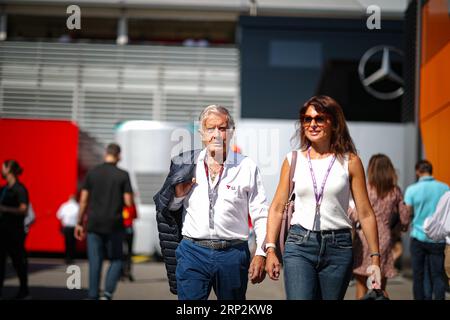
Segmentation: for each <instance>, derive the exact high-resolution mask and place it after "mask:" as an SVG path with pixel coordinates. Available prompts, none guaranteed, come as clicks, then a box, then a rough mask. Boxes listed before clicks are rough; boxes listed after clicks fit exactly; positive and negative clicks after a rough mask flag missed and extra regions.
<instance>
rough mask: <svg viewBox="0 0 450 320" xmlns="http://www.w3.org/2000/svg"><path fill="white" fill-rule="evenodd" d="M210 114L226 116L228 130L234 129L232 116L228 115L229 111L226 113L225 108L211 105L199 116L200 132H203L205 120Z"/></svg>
mask: <svg viewBox="0 0 450 320" xmlns="http://www.w3.org/2000/svg"><path fill="white" fill-rule="evenodd" d="M212 113H215V114H217V113H219V114H223V115H225V116H227V124H228V129H234V119H233V116H232V115H231V114H230V111H228V109H227V108H225V107H222V106H219V105H216V104H212V105H209V106H207V107H206V108H205V109H204V110H203V111H202V113H201V114H200V117H199V121H200V127H201V131H203V129H204V125H205V121H206V119H207V118H208V116H209V115H210V114H212Z"/></svg>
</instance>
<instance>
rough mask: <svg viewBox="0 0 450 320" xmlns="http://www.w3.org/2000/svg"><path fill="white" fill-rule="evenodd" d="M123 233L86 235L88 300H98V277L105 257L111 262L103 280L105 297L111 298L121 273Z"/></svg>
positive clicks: (91, 233) (92, 233) (90, 233)
mask: <svg viewBox="0 0 450 320" xmlns="http://www.w3.org/2000/svg"><path fill="white" fill-rule="evenodd" d="M122 243H123V232H122V231H118V232H114V233H111V234H98V233H94V232H89V233H88V235H87V251H88V259H89V292H88V295H89V298H90V299H98V298H99V286H100V277H101V272H102V266H103V259H104V257H105V255H106V256H107V258H108V259H109V260H110V261H111V264H110V266H109V268H108V272H107V274H106V280H105V292H104V294H105V296H106V297H107V298H112V295H113V293H114V291H115V290H116V286H117V281H119V279H120V274H121V272H122Z"/></svg>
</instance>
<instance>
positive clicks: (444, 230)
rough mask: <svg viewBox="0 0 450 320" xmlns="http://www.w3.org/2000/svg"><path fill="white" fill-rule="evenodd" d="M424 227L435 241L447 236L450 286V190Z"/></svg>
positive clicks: (445, 262) (447, 269) (441, 199)
mask: <svg viewBox="0 0 450 320" xmlns="http://www.w3.org/2000/svg"><path fill="white" fill-rule="evenodd" d="M423 229H424V231H425V233H426V234H427V236H428V237H430V238H431V239H433V240H435V241H439V240H443V239H444V238H445V242H446V243H447V245H446V246H445V261H444V265H445V273H446V274H447V278H448V286H449V288H450V191H447V192H446V193H444V195H443V196H442V197H441V198H440V199H439V202H438V204H437V207H436V211H435V212H434V213H433V215H432V216H430V217H428V218H426V219H425V221H424V224H423ZM447 290H448V289H447Z"/></svg>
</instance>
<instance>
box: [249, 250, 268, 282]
mask: <svg viewBox="0 0 450 320" xmlns="http://www.w3.org/2000/svg"><path fill="white" fill-rule="evenodd" d="M265 264H266V258H265V257H263V256H254V257H253V259H252V263H250V268H249V269H248V276H249V278H250V281H251V282H252V283H253V284H256V283H260V282H262V281H263V280H264V278H265V277H266V272H265V270H264V267H265Z"/></svg>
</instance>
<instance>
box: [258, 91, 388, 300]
mask: <svg viewBox="0 0 450 320" xmlns="http://www.w3.org/2000/svg"><path fill="white" fill-rule="evenodd" d="M299 118H300V119H299V128H298V131H297V136H299V137H300V140H301V141H300V142H301V145H300V150H298V151H293V152H290V153H289V154H288V155H287V157H286V159H285V160H284V162H283V165H282V168H281V176H280V182H279V184H278V188H277V191H276V194H275V197H274V199H273V201H272V204H271V206H270V210H269V217H268V220H267V236H266V246H265V249H266V252H267V259H266V271H267V273H268V275H269V277H270V278H271V279H272V280H278V278H279V274H280V261H279V259H278V257H277V255H276V254H275V249H276V245H275V243H276V242H277V239H278V235H279V232H280V225H281V221H282V216H283V210H284V208H285V205H286V203H287V201H288V199H291V195H290V194H289V182H290V181H289V169H290V165H291V161H292V160H291V158H292V155H293V153H294V152H295V153H296V154H298V157H297V161H296V165H295V173H294V177H293V181H294V183H295V187H294V191H293V195H294V196H295V200H294V201H295V211H294V213H293V215H292V219H291V226H290V229H289V234H288V237H287V239H286V245H285V249H284V252H283V263H284V280H285V289H286V295H287V299H307V300H311V299H324V300H337V299H343V298H344V295H345V292H346V290H347V287H348V283H349V281H350V277H351V274H352V265H353V250H352V234H351V228H352V222H351V220H350V218H349V217H348V214H347V210H348V206H349V201H350V196H351V195H353V199H354V200H355V203H356V207H357V209H358V215H359V221H360V223H361V226H362V229H363V231H364V234H365V236H366V238H367V241H368V244H369V248H370V251H369V252H370V260H371V265H372V267H371V269H372V270H376V269H377V267H379V265H380V252H379V247H378V233H377V223H376V219H375V214H374V213H373V210H372V207H371V205H370V202H369V198H368V195H367V189H366V183H365V176H364V168H363V165H362V163H361V160H360V158H359V157H358V156H357V154H356V149H355V146H354V144H353V141H352V138H351V137H350V134H349V131H348V128H347V124H346V122H345V118H344V114H343V112H342V109H341V107H340V106H339V104H338V103H337V102H336V101H335V100H334V99H332V98H330V97H328V96H315V97H312V98H311V99H309V100H308V101H307V102H306V103H305V104H304V105H303V107H302V108H301V109H300V117H299ZM372 279H374V280H375V281H376V284H377V285H379V279H378V277H375V276H373V277H372Z"/></svg>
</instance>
